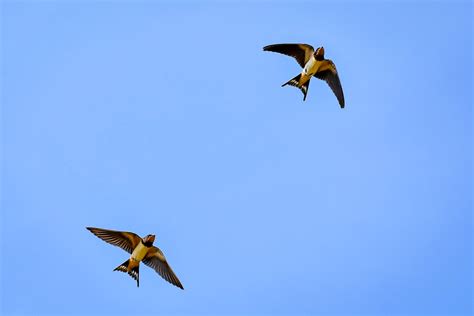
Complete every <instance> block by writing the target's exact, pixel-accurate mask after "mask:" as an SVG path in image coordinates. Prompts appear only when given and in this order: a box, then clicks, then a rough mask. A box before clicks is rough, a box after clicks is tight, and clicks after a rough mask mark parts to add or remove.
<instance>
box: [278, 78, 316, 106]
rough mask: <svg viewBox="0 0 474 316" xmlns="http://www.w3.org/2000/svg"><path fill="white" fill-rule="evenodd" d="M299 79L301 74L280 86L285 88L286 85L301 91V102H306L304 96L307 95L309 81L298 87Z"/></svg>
mask: <svg viewBox="0 0 474 316" xmlns="http://www.w3.org/2000/svg"><path fill="white" fill-rule="evenodd" d="M300 79H301V74H299V75H298V76H296V77H294V78H293V79H290V80H289V81H288V82H286V83H284V84H283V85H282V87H284V86H286V85H290V86H293V87H296V88H298V89H300V90H301V92H303V95H304V97H303V101H304V100H306V95H307V94H308V87H309V81H310V80H311V79H308V81H306V82H305V83H304V84H302V85H300Z"/></svg>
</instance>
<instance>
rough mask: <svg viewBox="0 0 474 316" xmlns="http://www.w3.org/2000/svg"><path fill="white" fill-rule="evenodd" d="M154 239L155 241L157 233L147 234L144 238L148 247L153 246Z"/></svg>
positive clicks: (144, 242)
mask: <svg viewBox="0 0 474 316" xmlns="http://www.w3.org/2000/svg"><path fill="white" fill-rule="evenodd" d="M154 241H155V235H146V237H145V238H143V244H144V245H145V246H147V247H151V246H152V245H153V242H154Z"/></svg>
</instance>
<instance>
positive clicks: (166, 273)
mask: <svg viewBox="0 0 474 316" xmlns="http://www.w3.org/2000/svg"><path fill="white" fill-rule="evenodd" d="M142 261H143V263H144V264H146V265H147V266H149V267H150V268H152V269H154V270H155V271H156V272H157V273H158V274H159V275H160V276H161V277H162V278H163V279H165V280H166V281H168V282H169V283H171V284H173V285H176V286H177V287H179V288H180V289H183V290H184V288H183V285H182V284H181V282H180V281H179V279H178V277H177V276H176V274H174V272H173V270H172V269H171V267H170V265H169V264H168V262H167V261H166V258H165V256H164V255H163V253H162V252H161V250H160V249H158V248H156V247H155V246H153V247H151V248H150V250H149V251H148V253H147V255H146V256H145V258H143V260H142Z"/></svg>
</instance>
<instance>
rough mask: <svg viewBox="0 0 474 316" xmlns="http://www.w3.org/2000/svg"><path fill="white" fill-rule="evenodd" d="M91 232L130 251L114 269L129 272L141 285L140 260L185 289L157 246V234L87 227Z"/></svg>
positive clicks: (164, 277)
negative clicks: (154, 244) (155, 242)
mask: <svg viewBox="0 0 474 316" xmlns="http://www.w3.org/2000/svg"><path fill="white" fill-rule="evenodd" d="M86 228H87V229H88V230H89V231H90V232H91V233H93V234H94V235H96V236H97V237H99V238H100V239H102V240H103V241H105V242H107V243H109V244H111V245H114V246H117V247H120V248H122V249H123V250H125V251H127V252H128V253H130V257H129V259H128V260H127V261H125V262H124V263H122V264H121V265H119V266H118V267H117V268H115V269H114V271H121V272H125V273H128V274H129V275H130V276H131V277H132V278H134V279H135V280H136V281H137V286H139V284H140V282H139V279H140V278H139V268H140V262H143V263H144V264H145V265H147V266H149V267H150V268H152V269H154V270H155V271H156V272H157V273H158V274H159V275H160V276H161V277H162V278H163V279H165V280H166V281H168V282H170V283H171V284H173V285H175V286H177V287H179V288H181V289H183V286H182V284H181V282H180V281H179V279H178V277H177V276H176V275H175V274H174V272H173V270H172V269H171V267H170V266H169V264H168V262H167V261H166V258H165V256H164V255H163V252H161V250H160V249H159V248H157V247H155V246H153V242H154V241H155V235H147V236H145V237H144V238H140V237H139V236H138V235H137V234H135V233H131V232H122V231H116V230H109V229H103V228H95V227H86Z"/></svg>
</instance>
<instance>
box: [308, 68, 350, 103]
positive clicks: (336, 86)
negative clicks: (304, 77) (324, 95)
mask: <svg viewBox="0 0 474 316" xmlns="http://www.w3.org/2000/svg"><path fill="white" fill-rule="evenodd" d="M314 76H315V77H316V78H318V79H321V80H324V81H326V83H327V84H328V85H329V87H330V88H331V90H332V92H333V93H334V95H335V96H336V98H337V100H338V101H339V105H340V106H341V109H342V108H344V105H345V101H344V92H343V91H342V86H341V81H340V80H339V75H338V74H337V69H336V65H334V63H333V62H332V60H329V59H326V60H325V61H324V62H323V64H322V65H321V67H320V68H319V70H318V72H317V73H315V74H314Z"/></svg>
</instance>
